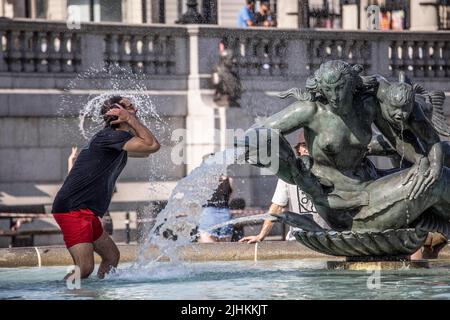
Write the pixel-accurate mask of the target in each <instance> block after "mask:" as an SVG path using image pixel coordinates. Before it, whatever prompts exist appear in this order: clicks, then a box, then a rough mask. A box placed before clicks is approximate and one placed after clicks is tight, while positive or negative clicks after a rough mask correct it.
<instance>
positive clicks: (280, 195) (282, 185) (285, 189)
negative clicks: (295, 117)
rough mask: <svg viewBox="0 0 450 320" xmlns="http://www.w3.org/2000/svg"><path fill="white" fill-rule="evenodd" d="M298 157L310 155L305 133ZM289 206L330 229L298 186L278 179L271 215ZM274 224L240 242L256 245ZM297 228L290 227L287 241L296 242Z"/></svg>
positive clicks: (265, 223)
mask: <svg viewBox="0 0 450 320" xmlns="http://www.w3.org/2000/svg"><path fill="white" fill-rule="evenodd" d="M295 150H296V151H297V155H298V156H302V155H308V149H307V147H306V143H305V139H304V136H303V131H302V132H301V133H300V137H299V143H298V144H297V145H296V146H295ZM288 205H289V211H291V212H297V213H299V214H312V215H313V219H314V221H315V222H316V223H317V224H318V225H320V226H321V227H322V228H324V229H329V226H328V224H327V223H326V222H325V220H323V219H322V218H321V217H320V216H319V214H318V213H317V212H316V209H315V208H314V204H313V203H312V202H311V200H310V199H309V198H308V197H307V195H306V194H305V193H304V192H303V191H302V190H300V188H299V187H298V186H297V185H293V184H289V183H286V182H284V181H283V180H281V179H278V183H277V187H276V189H275V192H274V195H273V197H272V204H271V206H270V208H269V213H271V214H275V213H280V212H281V211H283V209H284V208H285V207H287V206H288ZM273 224H274V222H273V221H271V220H264V224H263V226H262V228H261V231H260V232H259V234H258V235H256V236H247V237H244V238H242V239H241V240H239V242H247V243H255V242H259V241H262V240H264V238H265V237H266V236H267V235H268V234H269V232H270V230H272V227H273ZM293 230H295V228H293V227H290V228H289V232H288V234H287V235H286V240H295V238H294V236H293V235H292V231H293Z"/></svg>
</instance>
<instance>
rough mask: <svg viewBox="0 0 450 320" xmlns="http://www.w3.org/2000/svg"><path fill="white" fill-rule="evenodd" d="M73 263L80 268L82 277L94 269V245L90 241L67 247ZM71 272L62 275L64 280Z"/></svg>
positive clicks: (85, 276) (87, 275)
mask: <svg viewBox="0 0 450 320" xmlns="http://www.w3.org/2000/svg"><path fill="white" fill-rule="evenodd" d="M68 250H69V252H70V255H71V256H72V259H73V263H74V264H75V265H76V266H78V267H79V268H80V276H81V278H82V279H84V278H87V277H89V275H90V274H91V273H92V271H94V247H93V246H92V243H79V244H76V245H74V246H72V247H70V248H69V249H68ZM71 274H72V273H69V274H67V275H66V276H65V277H64V280H66V279H67V278H68V277H69V276H70V275H71Z"/></svg>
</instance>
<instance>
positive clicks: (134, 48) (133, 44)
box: [129, 35, 142, 74]
mask: <svg viewBox="0 0 450 320" xmlns="http://www.w3.org/2000/svg"><path fill="white" fill-rule="evenodd" d="M138 41H139V38H138V36H136V35H132V36H131V37H130V41H129V46H130V66H131V70H132V71H133V73H136V74H137V73H140V72H141V71H140V66H139V62H140V61H142V60H141V55H140V54H139V52H138Z"/></svg>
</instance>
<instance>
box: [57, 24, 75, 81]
mask: <svg viewBox="0 0 450 320" xmlns="http://www.w3.org/2000/svg"><path fill="white" fill-rule="evenodd" d="M71 37H72V34H70V33H67V32H63V33H62V34H61V47H60V55H61V61H62V63H61V70H62V72H74V70H75V66H74V59H73V55H72V52H71V50H72V43H71Z"/></svg>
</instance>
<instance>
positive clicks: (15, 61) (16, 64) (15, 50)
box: [8, 30, 22, 72]
mask: <svg viewBox="0 0 450 320" xmlns="http://www.w3.org/2000/svg"><path fill="white" fill-rule="evenodd" d="M19 38H20V31H17V30H12V31H10V32H9V33H8V60H9V61H8V62H9V66H8V71H12V72H20V71H22V64H21V61H20V58H21V52H20V48H19V46H20V43H19Z"/></svg>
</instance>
